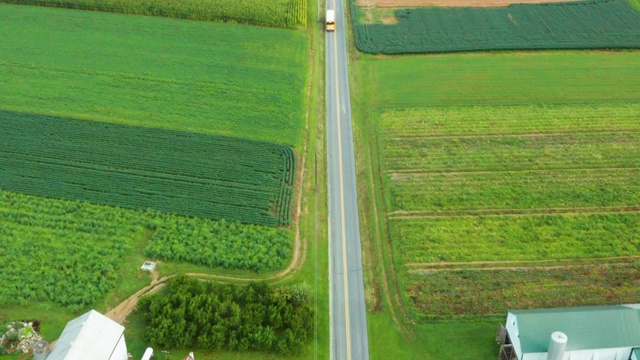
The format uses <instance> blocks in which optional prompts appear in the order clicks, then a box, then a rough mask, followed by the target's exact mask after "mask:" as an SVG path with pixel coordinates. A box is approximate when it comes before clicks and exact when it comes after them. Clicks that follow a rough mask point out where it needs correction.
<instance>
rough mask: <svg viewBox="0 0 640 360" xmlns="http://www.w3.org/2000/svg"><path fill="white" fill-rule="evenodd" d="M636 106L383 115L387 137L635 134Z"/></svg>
mask: <svg viewBox="0 0 640 360" xmlns="http://www.w3.org/2000/svg"><path fill="white" fill-rule="evenodd" d="M638 114H640V104H638V103H628V104H613V105H611V104H598V105H594V104H589V105H555V106H536V105H522V106H469V107H424V108H409V109H390V110H385V111H384V112H383V113H382V117H381V126H380V127H381V129H382V132H383V133H384V134H385V137H388V138H403V137H436V136H473V135H513V134H549V133H566V132H576V130H579V131H581V132H598V131H607V132H615V131H619V132H624V131H638V130H640V121H639V120H640V117H639V115H638Z"/></svg>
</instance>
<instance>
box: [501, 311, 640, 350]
mask: <svg viewBox="0 0 640 360" xmlns="http://www.w3.org/2000/svg"><path fill="white" fill-rule="evenodd" d="M552 334H554V335H553V338H552ZM505 347H507V348H511V349H512V350H509V351H508V352H509V353H513V354H514V355H515V356H513V355H508V357H507V355H506V354H505V355H502V352H503V350H504V348H505ZM639 349H640V304H632V305H614V306H587V307H575V308H555V309H534V310H511V311H509V312H508V315H507V323H506V339H505V341H504V342H503V345H502V348H501V358H510V357H511V356H513V358H517V359H518V360H550V359H554V360H555V359H558V360H583V359H584V360H593V359H598V360H630V359H634V358H633V356H635V357H636V358H638V357H639V356H640V350H639ZM634 354H635V355H634ZM547 355H548V356H547ZM634 360H635V359H634ZM637 360H640V358H638V359H637Z"/></svg>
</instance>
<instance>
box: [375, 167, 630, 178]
mask: <svg viewBox="0 0 640 360" xmlns="http://www.w3.org/2000/svg"><path fill="white" fill-rule="evenodd" d="M621 170H640V167H638V166H628V167H596V168H550V169H520V170H478V171H451V172H445V171H440V172H439V171H424V172H422V171H417V172H403V171H397V170H396V171H392V170H387V171H386V174H387V175H389V176H391V178H392V180H395V179H396V178H400V179H402V178H406V177H428V176H438V175H485V174H486V175H489V174H512V173H513V174H516V173H541V172H567V171H576V172H577V171H585V172H588V171H591V172H596V171H621ZM408 171H410V170H408Z"/></svg>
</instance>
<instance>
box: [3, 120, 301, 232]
mask: <svg viewBox="0 0 640 360" xmlns="http://www.w3.org/2000/svg"><path fill="white" fill-rule="evenodd" d="M0 132H2V134H3V137H4V140H3V142H2V145H1V146H0V189H4V190H10V191H14V192H22V193H27V194H32V195H38V196H46V197H54V198H63V199H71V200H85V201H90V202H92V203H96V204H103V205H112V206H121V207H127V208H132V209H140V210H144V209H149V208H150V209H155V210H158V211H164V212H169V213H175V214H181V215H186V216H198V217H205V218H210V219H225V220H231V221H241V222H243V223H247V224H260V225H271V226H277V225H285V224H288V223H289V222H290V219H291V209H292V197H293V188H292V186H293V181H294V176H295V157H294V154H293V152H292V150H291V148H289V147H288V146H284V145H278V144H272V143H267V142H257V141H250V140H243V139H238V138H230V137H220V136H215V135H204V134H197V133H187V132H179V131H175V130H164V129H155V128H142V127H133V126H128V125H120V124H110V123H101V122H96V121H85V120H72V119H64V118H59V117H51V116H45V115H34V114H23V113H15V112H8V111H0Z"/></svg>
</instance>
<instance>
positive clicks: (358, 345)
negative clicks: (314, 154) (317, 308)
mask: <svg viewBox="0 0 640 360" xmlns="http://www.w3.org/2000/svg"><path fill="white" fill-rule="evenodd" d="M327 9H332V10H335V14H336V19H335V20H336V31H335V32H327V33H326V49H327V52H326V68H327V71H326V76H327V78H326V87H327V94H326V95H327V96H326V101H327V162H328V164H327V166H328V170H327V173H328V181H327V182H328V187H329V189H328V190H329V287H330V300H329V301H330V309H331V310H330V311H331V359H334V360H343V359H345V360H351V359H368V358H369V345H368V340H367V318H366V315H367V314H366V307H365V301H364V281H363V277H362V256H361V251H360V227H359V226H360V225H359V222H358V197H357V193H356V169H355V157H354V150H353V135H352V130H351V102H350V98H349V73H348V69H347V46H346V41H347V40H346V36H345V28H346V24H345V16H344V3H343V0H328V1H327Z"/></svg>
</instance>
